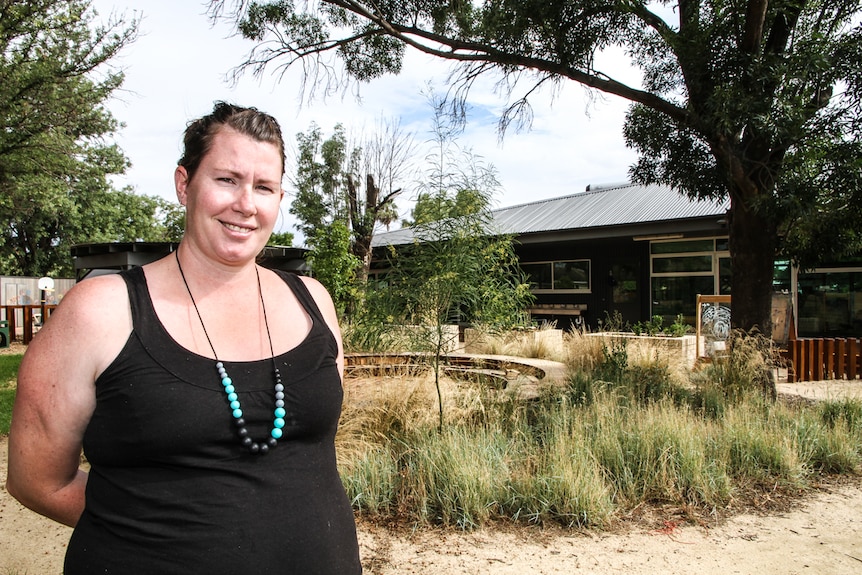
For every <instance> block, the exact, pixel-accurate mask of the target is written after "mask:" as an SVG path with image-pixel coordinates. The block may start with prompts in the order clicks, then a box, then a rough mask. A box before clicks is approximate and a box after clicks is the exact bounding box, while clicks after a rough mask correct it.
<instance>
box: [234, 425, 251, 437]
mask: <svg viewBox="0 0 862 575" xmlns="http://www.w3.org/2000/svg"><path fill="white" fill-rule="evenodd" d="M236 434H237V435H239V436H240V437H246V436H247V435H248V429H247V428H245V427H240V428H239V429H237V430H236Z"/></svg>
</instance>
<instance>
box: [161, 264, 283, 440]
mask: <svg viewBox="0 0 862 575" xmlns="http://www.w3.org/2000/svg"><path fill="white" fill-rule="evenodd" d="M174 256H175V257H176V260H177V268H178V269H179V270H180V277H181V278H183V285H185V286H186V291H187V292H188V294H189V299H191V300H192V306H194V308H195V313H197V314H198V320H199V321H200V322H201V328H203V330H204V335H205V336H206V338H207V343H208V344H209V345H210V349H211V350H212V352H213V357H215V360H216V364H215V367H216V370H217V371H218V375H219V378H220V379H221V384H222V387H223V388H224V392H225V397H226V398H227V401H228V403H229V405H230V409H231V415H232V416H233V421H234V425H235V426H236V434H237V436H238V437H239V441H240V443H241V444H242V445H243V446H244V447H246V448H247V449H248V450H249V451H250V452H251V453H254V454H260V455H263V454H265V453H267V452H268V451H269V450H270V449H271V448H273V447H275V446H276V445H278V440H279V439H280V438H281V436H282V434H283V432H282V428H283V427H284V415H285V410H284V385H283V384H282V382H281V373H280V372H279V371H278V364H277V363H276V361H275V352H274V351H273V347H272V336H271V335H270V333H269V321H268V319H267V317H266V304H264V302H263V290H262V289H261V287H260V272H258V271H257V266H255V267H254V273H255V275H256V276H257V293H258V297H260V307H261V309H262V310H263V323H264V325H265V326H266V337H267V339H268V340H269V353H270V356H271V357H272V371H273V378H274V379H275V410H274V411H273V415H274V417H273V420H272V430H271V431H270V432H269V437H267V438H266V439H265V440H263V441H260V442H258V441H255V440H254V439H252V438H251V436H250V435H249V434H248V428H247V427H246V426H245V418H243V416H242V408H241V406H240V403H239V396H238V395H237V393H236V388H235V387H234V385H233V380H231V378H230V376H229V375H228V374H227V370H226V369H225V367H224V364H223V363H222V362H221V361H220V360H219V358H218V354H217V353H216V350H215V347H213V342H212V340H211V339H210V335H209V333H207V327H206V325H204V319H203V317H201V312H200V310H199V309H198V304H197V303H195V298H194V296H193V295H192V290H191V289H190V288H189V283H188V282H187V281H186V275H185V274H184V273H183V266H182V265H180V255H179V250H177V251H175V252H174Z"/></svg>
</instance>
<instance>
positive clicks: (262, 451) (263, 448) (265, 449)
mask: <svg viewBox="0 0 862 575" xmlns="http://www.w3.org/2000/svg"><path fill="white" fill-rule="evenodd" d="M268 451H269V445H267V444H266V443H261V444H260V454H261V455H266V453H267V452H268Z"/></svg>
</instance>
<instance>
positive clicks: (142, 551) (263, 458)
mask: <svg viewBox="0 0 862 575" xmlns="http://www.w3.org/2000/svg"><path fill="white" fill-rule="evenodd" d="M122 275H123V278H124V279H125V281H126V283H127V286H128V290H129V299H130V303H131V313H132V321H133V329H132V333H131V335H130V336H129V339H128V341H127V342H126V344H125V347H124V348H123V350H122V351H121V352H120V354H119V355H118V356H117V357H116V359H115V360H114V361H113V362H112V364H111V365H110V366H109V367H108V369H106V370H105V372H104V373H103V374H102V375H101V376H100V377H99V378H98V380H97V381H96V408H95V411H94V413H93V416H92V419H91V420H90V422H89V425H88V426H87V429H86V432H85V434H84V453H85V455H86V457H87V460H88V462H89V463H90V465H91V470H90V476H89V480H88V482H87V491H86V507H85V510H84V513H83V515H82V517H81V519H80V521H79V523H78V525H77V526H76V528H75V530H74V532H73V534H72V538H71V540H70V542H69V547H68V550H67V554H66V564H65V573H66V574H67V575H78V574H93V573H107V574H113V573H124V574H138V573H140V574H150V573H152V574H156V573H158V574H170V573H176V574H183V575H190V574H196V573H201V574H204V573H206V574H208V575H214V574H219V573H223V574H225V575H235V574H239V573H248V574H255V575H257V574H270V573H271V574H293V573H296V574H314V573H319V574H327V575H335V574H339V575H341V574H355V573H360V572H361V567H360V563H359V551H358V545H357V540H356V527H355V522H354V518H353V512H352V509H351V507H350V503H349V501H348V499H347V496H346V494H345V491H344V488H343V486H342V484H341V481H340V478H339V475H338V471H337V469H336V463H335V447H334V438H335V431H336V428H337V425H338V418H339V415H340V413H341V402H342V397H343V396H342V388H341V381H340V377H339V373H338V368H337V365H336V357H337V347H336V342H335V338H334V337H333V335H332V332H331V331H330V330H329V328H328V326H327V325H326V323H325V322H324V320H323V317H322V315H321V313H320V310H319V309H318V307H317V305H316V304H315V302H314V300H313V298H312V297H311V294H310V293H309V292H308V290H307V289H306V287H305V285H304V284H303V283H302V281H301V280H300V279H299V278H297V277H296V276H293V275H292V274H287V273H281V274H280V275H281V276H282V277H283V279H284V281H285V282H287V284H288V285H289V287H290V288H291V290H292V291H293V293H294V294H295V295H296V297H297V299H298V300H299V301H300V303H301V304H302V306H303V307H304V308H305V311H306V313H308V315H309V316H310V317H311V319H312V323H313V325H312V328H311V331H310V333H309V334H308V336H307V337H306V339H305V340H304V341H303V342H302V343H301V344H300V345H299V346H297V347H296V348H294V349H292V350H290V351H288V352H287V353H285V354H283V355H280V356H278V357H276V361H277V363H278V366H279V370H280V371H281V374H282V379H283V380H284V386H285V404H286V405H285V409H286V410H287V415H286V416H285V421H286V425H285V427H284V436H283V437H282V439H281V440H280V441H279V443H278V445H277V446H276V447H275V449H273V450H272V451H271V452H270V453H268V454H266V455H253V454H250V453H248V451H247V450H245V449H244V448H243V447H242V446H241V445H240V444H239V442H238V439H237V437H236V432H235V427H234V425H233V422H232V416H231V414H230V409H229V407H228V405H227V401H226V398H225V393H224V391H223V389H222V385H221V381H220V379H219V377H218V374H217V371H216V368H215V361H214V360H212V359H210V358H206V357H203V356H200V355H197V354H195V353H193V352H191V351H189V350H187V349H185V348H183V347H181V346H180V345H179V344H177V343H176V342H175V341H174V340H173V339H172V338H171V336H170V335H169V334H168V333H167V331H166V330H165V329H164V327H163V326H162V324H161V322H160V321H159V319H158V317H157V316H156V314H155V310H154V309H153V305H152V300H151V299H150V296H149V291H148V289H147V284H146V279H145V277H144V273H143V271H142V270H141V268H134V269H132V270H129V271H128V272H123V274H122ZM82 337H85V334H82ZM224 363H225V367H226V368H227V371H228V374H229V375H230V376H231V378H232V379H233V381H234V385H235V386H236V388H237V393H238V394H239V398H240V402H241V404H242V408H243V411H244V413H245V419H246V420H247V422H248V426H247V427H248V429H249V432H250V433H251V436H252V437H254V438H260V439H262V438H265V437H267V435H268V433H269V429H271V427H272V418H273V416H272V411H273V408H274V398H273V386H274V382H273V376H272V362H271V361H270V360H268V359H267V360H261V361H250V362H224Z"/></svg>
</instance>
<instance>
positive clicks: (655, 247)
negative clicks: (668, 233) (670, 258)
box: [650, 239, 713, 254]
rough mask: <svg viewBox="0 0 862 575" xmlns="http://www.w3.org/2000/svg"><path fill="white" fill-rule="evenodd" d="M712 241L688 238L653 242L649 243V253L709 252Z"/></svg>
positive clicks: (711, 249)
mask: <svg viewBox="0 0 862 575" xmlns="http://www.w3.org/2000/svg"><path fill="white" fill-rule="evenodd" d="M711 251H713V241H712V240H711V239H709V240H688V241H680V242H653V243H652V244H650V253H653V254H678V253H685V252H711Z"/></svg>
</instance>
